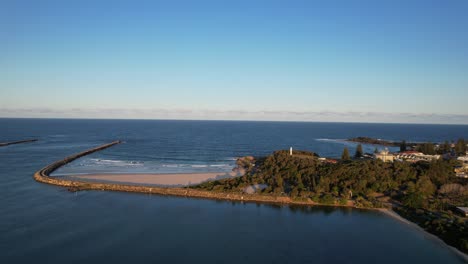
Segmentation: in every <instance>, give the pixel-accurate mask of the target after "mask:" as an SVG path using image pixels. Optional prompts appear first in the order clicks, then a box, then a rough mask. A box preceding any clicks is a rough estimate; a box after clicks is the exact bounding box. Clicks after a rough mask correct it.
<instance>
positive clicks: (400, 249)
mask: <svg viewBox="0 0 468 264" xmlns="http://www.w3.org/2000/svg"><path fill="white" fill-rule="evenodd" d="M357 136H368V137H374V138H381V139H387V140H403V139H405V140H407V141H418V142H419V141H431V142H441V141H444V140H456V139H458V138H460V137H464V138H468V126H461V125H408V124H356V123H301V122H240V121H156V120H63V119H0V142H5V141H14V140H21V139H29V138H37V139H39V141H38V142H34V143H25V144H18V145H11V146H7V147H0V195H1V196H0V263H100V264H102V263H115V264H117V263H340V264H341V263H392V264H394V263H425V264H429V263H445V264H448V263H463V261H462V260H461V259H460V258H459V257H458V256H457V255H456V254H454V253H453V252H452V251H451V250H450V249H449V248H448V247H447V246H446V245H445V244H443V243H440V242H439V241H437V240H434V239H432V238H431V237H430V236H428V235H427V234H425V233H422V232H420V231H417V230H415V229H413V228H411V227H410V226H408V225H407V224H405V223H402V222H399V221H398V220H395V219H393V218H390V217H388V216H386V215H384V214H382V213H380V212H376V211H367V210H358V209H336V208H331V207H313V208H309V207H289V206H273V205H264V204H254V203H248V204H244V203H238V202H227V201H213V200H204V199H192V198H176V197H161V196H155V195H144V194H131V193H114V192H105V191H82V192H78V193H72V192H68V191H67V190H66V189H64V188H61V187H56V186H50V185H45V184H41V183H37V182H35V181H34V180H33V178H32V175H33V173H34V172H35V171H37V170H38V169H40V168H42V167H44V166H45V165H47V164H48V163H51V162H53V161H55V160H58V159H61V158H63V157H65V156H67V155H70V154H73V153H76V152H79V151H82V150H85V149H88V148H90V147H93V146H97V145H100V144H103V143H107V142H110V141H113V140H117V139H119V140H123V141H124V144H120V145H117V146H114V147H111V148H109V149H106V150H104V151H102V152H98V153H94V154H92V155H90V156H87V157H84V158H81V159H79V160H76V161H74V162H72V163H71V164H69V165H67V166H66V167H63V168H61V169H60V170H58V171H57V172H56V175H67V174H77V173H94V172H102V173H105V172H109V173H112V172H205V171H229V170H230V169H231V168H232V166H233V165H234V162H235V159H236V157H239V156H245V155H254V156H260V155H267V154H269V153H271V152H272V151H274V150H278V149H289V147H293V148H294V149H301V150H310V151H314V152H316V153H318V154H319V155H321V156H326V157H338V156H340V154H341V152H342V150H343V148H344V147H348V148H349V149H350V151H351V152H353V151H354V148H355V147H356V146H355V144H353V143H349V142H345V141H343V140H344V139H346V138H351V137H357ZM374 148H375V146H364V150H365V151H368V152H372V151H373V150H374Z"/></svg>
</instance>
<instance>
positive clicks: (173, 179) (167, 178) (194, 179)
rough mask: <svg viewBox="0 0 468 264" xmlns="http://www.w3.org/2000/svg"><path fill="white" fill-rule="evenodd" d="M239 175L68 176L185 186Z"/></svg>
mask: <svg viewBox="0 0 468 264" xmlns="http://www.w3.org/2000/svg"><path fill="white" fill-rule="evenodd" d="M236 176H240V174H239V173H236V172H206V173H166V174H157V173H153V174H151V173H149V174H148V173H145V174H139V173H134V174H84V175H73V176H69V177H71V178H75V179H87V180H98V181H111V182H119V183H137V184H154V185H163V186H187V185H193V184H199V183H202V182H205V181H208V180H216V179H224V178H231V177H236Z"/></svg>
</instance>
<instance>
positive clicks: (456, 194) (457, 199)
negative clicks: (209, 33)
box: [34, 141, 468, 257]
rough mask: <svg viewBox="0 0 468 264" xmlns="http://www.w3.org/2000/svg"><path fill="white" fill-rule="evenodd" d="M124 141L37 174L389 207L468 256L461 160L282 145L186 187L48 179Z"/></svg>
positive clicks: (467, 199) (115, 186) (239, 196)
mask: <svg viewBox="0 0 468 264" xmlns="http://www.w3.org/2000/svg"><path fill="white" fill-rule="evenodd" d="M119 143H120V141H115V142H112V143H109V144H105V145H102V146H99V147H96V148H93V149H90V150H87V151H84V152H81V153H78V154H75V155H72V156H69V157H66V158H65V159H63V160H59V161H57V162H54V163H52V164H50V165H48V166H46V167H45V168H43V169H41V170H39V171H38V172H36V173H35V174H34V179H36V180H37V181H39V182H43V183H48V184H53V185H59V186H65V187H68V189H69V190H70V191H80V190H110V191H122V192H140V193H149V194H159V195H174V196H184V197H196V198H208V199H221V200H233V201H243V202H266V203H282V204H297V205H329V206H349V207H359V208H392V209H394V210H395V211H396V212H397V213H398V214H399V215H401V216H403V217H404V218H406V219H409V220H411V221H412V222H415V223H416V224H418V225H420V226H421V227H422V228H423V229H424V230H426V231H428V232H430V233H432V234H435V235H437V236H438V237H439V238H441V239H442V240H444V241H445V242H446V243H447V244H449V245H451V246H453V247H456V248H458V249H459V250H460V251H462V252H464V253H465V254H466V253H468V241H467V238H468V223H467V220H466V217H465V216H464V215H463V216H462V215H458V214H457V211H456V210H455V209H456V208H457V206H458V207H460V208H461V207H463V206H467V203H468V179H466V178H460V177H456V176H455V172H454V166H457V164H456V162H457V161H456V160H443V159H440V160H433V161H427V162H426V161H420V162H415V163H409V162H404V161H402V162H393V163H392V162H383V161H381V160H378V159H372V160H368V159H364V160H363V159H349V160H340V161H339V162H328V159H326V158H320V157H319V155H317V154H316V153H313V152H307V151H292V150H290V151H286V150H281V151H276V152H274V153H273V154H271V155H269V156H267V157H256V158H253V157H244V158H240V159H239V160H238V161H237V165H238V167H239V168H238V170H240V169H241V170H242V171H243V172H245V173H242V174H238V175H242V176H237V177H235V176H233V175H229V177H226V178H223V179H215V180H211V181H207V182H203V183H200V184H196V185H190V186H185V187H163V186H158V185H151V183H150V182H144V181H140V182H131V180H132V179H131V177H127V178H125V180H124V181H121V182H120V183H118V181H117V182H115V181H111V178H107V179H105V181H100V180H99V177H91V178H92V180H89V179H85V178H86V177H51V176H50V173H52V172H53V171H54V170H56V169H57V168H59V167H61V166H63V165H65V164H66V163H69V162H72V161H73V160H75V159H77V158H80V157H83V156H85V155H88V154H91V153H93V152H96V151H99V150H102V149H105V148H109V147H111V146H114V145H116V144H119ZM127 176H128V175H127ZM146 177H151V175H147V176H146ZM465 257H466V256H465Z"/></svg>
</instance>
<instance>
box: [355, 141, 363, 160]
mask: <svg viewBox="0 0 468 264" xmlns="http://www.w3.org/2000/svg"><path fill="white" fill-rule="evenodd" d="M363 154H364V151H362V145H361V144H359V145H357V148H356V153H355V154H354V157H355V158H360V157H362V156H363Z"/></svg>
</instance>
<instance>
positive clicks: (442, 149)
mask: <svg viewBox="0 0 468 264" xmlns="http://www.w3.org/2000/svg"><path fill="white" fill-rule="evenodd" d="M451 149H452V148H451V147H450V144H449V142H448V141H447V140H446V141H445V142H444V143H443V144H442V145H440V147H439V154H446V153H450V150H451Z"/></svg>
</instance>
